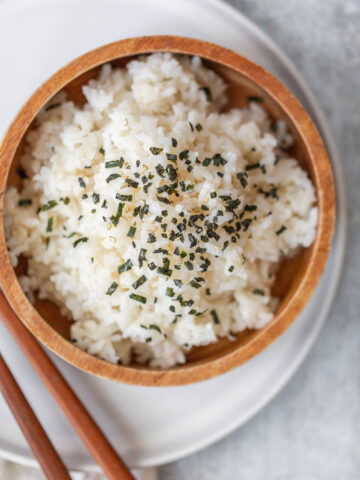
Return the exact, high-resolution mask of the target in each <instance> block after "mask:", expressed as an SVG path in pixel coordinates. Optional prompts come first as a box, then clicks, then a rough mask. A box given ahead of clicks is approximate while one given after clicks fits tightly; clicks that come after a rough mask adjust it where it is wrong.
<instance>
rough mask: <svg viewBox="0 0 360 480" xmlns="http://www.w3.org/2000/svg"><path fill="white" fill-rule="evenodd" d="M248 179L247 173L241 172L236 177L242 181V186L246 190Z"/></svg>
mask: <svg viewBox="0 0 360 480" xmlns="http://www.w3.org/2000/svg"><path fill="white" fill-rule="evenodd" d="M247 177H248V175H247V173H245V172H239V173H238V174H237V175H236V178H237V179H238V180H239V181H240V183H241V186H242V187H243V188H246V187H247V185H248V181H247V180H246V179H247Z"/></svg>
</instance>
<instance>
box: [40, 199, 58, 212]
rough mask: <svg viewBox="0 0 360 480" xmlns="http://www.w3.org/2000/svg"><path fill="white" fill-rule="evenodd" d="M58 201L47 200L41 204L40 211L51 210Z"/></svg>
mask: <svg viewBox="0 0 360 480" xmlns="http://www.w3.org/2000/svg"><path fill="white" fill-rule="evenodd" d="M57 204H58V203H57V202H56V201H55V200H49V201H48V202H47V203H45V204H44V205H42V206H41V211H42V212H46V211H47V210H51V209H52V208H54V207H56V205H57Z"/></svg>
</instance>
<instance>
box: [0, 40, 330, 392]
mask: <svg viewBox="0 0 360 480" xmlns="http://www.w3.org/2000/svg"><path fill="white" fill-rule="evenodd" d="M154 52H171V53H179V54H185V55H191V56H192V55H197V56H200V57H201V58H203V59H206V60H209V61H212V62H215V63H217V64H219V65H222V66H224V67H228V68H230V69H231V70H235V71H236V72H237V73H239V74H241V75H242V76H243V77H245V78H247V79H248V80H250V81H251V82H252V83H253V84H255V85H257V86H259V87H260V88H261V89H262V90H263V91H264V92H265V93H266V94H267V95H268V96H269V97H270V98H271V99H272V100H273V101H275V103H276V104H277V105H279V106H280V108H281V109H282V110H283V111H284V112H285V113H286V115H287V116H288V118H289V119H290V120H291V122H292V124H293V126H294V128H296V130H297V133H298V134H299V136H300V138H301V140H302V142H303V145H304V147H305V149H306V150H307V153H308V155H309V158H310V159H311V160H312V166H313V169H314V171H313V176H314V183H315V186H316V194H317V201H318V208H319V218H318V225H317V232H316V237H315V240H314V243H313V244H312V247H311V252H310V256H309V259H308V261H307V265H306V268H305V270H304V273H303V276H302V277H301V279H299V281H298V282H297V284H296V286H295V288H294V291H293V292H292V295H291V296H290V297H289V298H288V299H287V301H286V302H285V304H284V305H282V306H281V309H280V311H279V312H277V313H276V314H275V317H274V320H273V321H272V322H270V323H269V324H268V325H265V327H263V328H262V329H261V330H258V331H257V335H256V336H254V338H252V339H250V341H249V342H247V343H246V344H245V345H239V347H238V348H236V349H233V350H232V351H229V352H225V353H224V354H222V355H221V356H218V357H217V358H215V359H210V360H204V361H201V362H199V363H195V364H184V365H180V366H177V367H173V368H170V369H166V370H155V369H148V368H146V367H141V366H139V367H137V366H136V367H129V366H124V365H116V364H112V363H109V362H107V361H105V360H101V359H99V358H97V357H95V356H93V355H90V354H88V353H86V352H85V351H83V350H81V349H79V348H78V347H76V346H75V345H73V344H72V343H71V342H69V341H68V340H66V339H65V338H64V337H63V336H61V335H60V334H59V333H57V332H56V331H55V330H54V329H53V328H52V327H51V326H50V325H49V324H48V323H47V322H46V320H44V318H43V317H42V316H41V315H40V314H39V313H38V312H37V310H36V309H35V308H34V307H33V305H32V304H31V303H30V301H29V300H28V298H27V296H26V295H25V293H24V292H23V290H22V288H21V287H20V284H19V282H18V280H17V276H16V274H15V271H14V269H13V267H12V265H11V263H10V259H9V255H8V251H7V244H6V239H5V232H4V195H5V192H6V188H7V179H8V173H9V169H10V165H11V163H12V160H13V157H14V155H15V153H16V150H17V147H18V145H19V143H20V141H21V140H22V138H23V136H24V134H25V133H26V131H27V128H28V127H29V125H30V124H31V122H32V120H33V119H34V117H35V116H36V115H37V113H38V112H39V110H40V109H41V108H42V107H43V106H44V105H45V104H46V103H47V101H48V100H50V99H51V98H52V97H53V96H54V95H55V94H56V93H57V92H58V91H59V90H61V89H62V88H64V87H65V86H66V85H67V84H68V83H69V82H70V81H72V80H74V79H75V78H77V77H79V76H80V75H82V74H83V73H85V72H86V71H88V70H91V69H93V68H95V67H98V66H100V65H101V64H104V63H107V62H111V61H114V60H116V59H119V58H122V57H128V56H133V55H140V54H150V53H154ZM0 158H1V159H2V162H1V164H0V213H1V218H0V223H1V228H0V265H1V269H0V283H1V286H2V289H3V291H4V294H5V296H6V297H7V299H8V301H9V303H10V304H11V306H12V308H13V309H14V311H15V312H16V314H17V315H18V316H19V318H20V319H21V320H22V322H23V323H24V324H25V325H26V326H27V328H29V330H30V331H31V332H32V333H33V334H34V335H35V337H36V338H37V339H38V340H40V341H41V342H42V343H43V344H44V345H45V346H47V347H48V348H49V349H50V350H52V351H53V352H54V353H56V354H57V355H59V356H60V357H61V358H63V359H64V360H66V361H67V362H69V363H70V364H72V365H74V366H76V367H78V368H80V369H82V370H84V371H86V372H88V373H92V374H94V375H98V376H100V377H103V378H105V379H108V380H113V381H118V382H122V383H126V384H132V385H144V386H145V385H146V386H174V385H185V384H189V383H194V382H198V381H201V380H206V379H209V378H212V377H215V376H217V375H220V374H222V373H225V372H227V371H229V370H231V369H233V368H235V367H237V366H239V365H241V364H242V363H245V362H246V361H247V360H249V359H250V358H252V357H253V356H255V355H257V354H258V353H260V352H261V351H262V350H264V349H265V348H266V347H267V346H268V345H270V343H272V342H273V341H274V340H275V339H276V338H277V337H279V336H280V335H281V334H282V333H283V332H284V331H285V330H286V329H287V328H288V327H289V325H290V324H291V323H292V322H293V321H294V320H295V319H296V317H297V316H298V315H299V313H300V312H301V311H302V309H303V308H304V307H305V305H306V303H307V301H308V300H309V298H310V297H311V295H312V293H313V291H314V290H315V287H316V285H317V283H318V281H319V279H320V277H321V275H322V273H323V270H324V268H325V265H326V261H327V258H328V254H329V252H330V248H331V242H332V237H333V233H334V225H335V209H336V207H335V187H334V180H333V174H332V169H331V165H330V161H329V159H328V156H327V152H326V149H325V146H324V144H323V142H322V139H321V137H320V135H319V133H318V131H317V129H316V127H315V125H314V123H313V121H312V120H311V118H310V116H309V115H308V114H307V112H306V111H305V109H304V107H303V106H302V105H301V104H300V102H299V101H298V100H297V99H296V98H295V97H294V95H293V94H292V93H291V92H290V91H289V90H288V89H287V88H286V87H285V86H284V85H283V84H282V83H281V82H280V81H279V80H277V79H276V78H275V77H274V76H273V75H271V74H270V73H269V72H267V71H266V70H265V69H264V68H262V67H261V66H259V65H257V64H255V63H254V62H252V61H251V60H249V59H247V58H246V57H243V56H242V55H240V54H238V53H236V52H234V51H232V50H229V49H227V48H225V47H222V46H219V45H216V44H213V43H210V42H206V41H203V40H197V39H192V38H185V37H179V36H169V35H155V36H142V37H134V38H128V39H124V40H120V41H117V42H113V43H110V44H107V45H104V46H101V47H99V48H96V49H94V50H91V51H89V52H87V53H85V54H83V55H81V56H80V57H77V58H76V59H74V60H73V61H71V62H70V63H68V64H67V65H65V66H64V67H62V68H61V69H60V70H58V71H57V72H56V73H55V74H53V75H52V76H51V77H50V78H49V79H48V80H46V81H45V82H44V83H43V84H42V85H41V86H40V87H39V88H38V89H37V90H36V91H35V93H34V94H33V95H32V96H31V97H30V98H29V99H28V101H27V102H26V103H25V105H24V106H23V107H22V108H21V110H20V111H19V113H18V114H17V116H16V117H15V119H14V120H13V122H12V124H11V125H10V127H9V129H8V131H7V132H6V134H5V136H4V138H3V140H2V143H1V145H0Z"/></svg>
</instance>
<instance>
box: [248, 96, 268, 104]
mask: <svg viewBox="0 0 360 480" xmlns="http://www.w3.org/2000/svg"><path fill="white" fill-rule="evenodd" d="M247 99H248V101H249V102H257V103H261V102H263V101H264V99H263V97H260V96H259V95H249V96H248V97H247Z"/></svg>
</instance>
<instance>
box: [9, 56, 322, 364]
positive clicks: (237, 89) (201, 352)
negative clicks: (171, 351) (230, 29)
mask: <svg viewBox="0 0 360 480" xmlns="http://www.w3.org/2000/svg"><path fill="white" fill-rule="evenodd" d="M133 58H134V56H131V57H125V58H121V59H118V60H115V61H113V62H111V63H112V65H113V66H117V67H119V66H120V67H123V66H125V65H126V63H128V62H129V61H130V60H132V59H133ZM205 64H206V65H207V66H209V67H210V68H212V69H213V70H215V71H217V72H218V74H220V75H221V76H222V77H223V78H224V80H225V81H226V83H227V84H228V89H227V95H228V99H229V101H228V104H227V106H226V108H225V110H229V109H230V108H234V107H244V106H246V105H247V104H248V101H249V100H248V97H249V96H257V97H261V98H262V99H263V101H262V102H261V105H262V106H263V107H264V108H265V109H266V111H267V112H268V114H269V115H270V117H271V118H272V119H283V120H285V121H286V123H287V125H288V127H289V128H290V131H291V133H292V134H293V136H294V138H295V142H294V145H293V147H292V148H291V149H290V150H289V151H290V154H291V155H293V156H294V157H295V158H297V160H298V161H299V163H300V164H301V166H302V167H303V168H304V169H305V170H307V172H308V173H309V176H310V178H312V180H313V181H314V172H313V169H312V164H311V161H310V159H309V156H308V153H307V149H306V148H305V145H304V143H303V140H302V138H301V136H300V135H299V134H298V132H297V130H296V129H295V127H294V125H293V124H292V122H291V120H290V119H289V118H288V116H287V115H286V114H285V112H284V111H283V110H282V109H281V107H280V106H279V105H278V104H277V103H276V102H275V101H274V100H273V99H272V98H271V97H270V96H269V95H267V94H266V93H265V92H264V91H262V90H261V89H260V88H259V87H258V86H256V85H255V84H253V83H252V82H250V81H249V80H248V79H246V78H245V77H243V76H242V75H241V74H239V73H237V72H235V71H233V70H231V69H229V68H227V67H224V66H223V65H220V64H218V63H215V62H211V61H205ZM99 69H100V67H96V68H93V69H91V70H89V71H87V72H86V73H84V74H82V75H80V76H78V77H77V78H75V79H74V80H72V81H71V82H70V83H68V84H67V86H66V87H65V88H64V89H63V90H64V91H66V93H67V95H68V99H70V100H72V101H73V102H74V103H75V104H77V105H82V104H84V102H85V97H84V95H83V93H82V86H83V85H84V84H86V83H87V82H88V81H89V80H90V79H92V78H95V77H96V76H97V75H98V73H99ZM34 126H36V119H35V120H34V121H33V122H32V124H31V125H30V126H29V128H28V130H30V129H31V128H34ZM23 147H24V139H23V140H22V142H21V143H20V144H19V147H18V149H17V151H16V155H15V156H14V159H13V162H12V165H11V169H10V172H9V176H8V180H7V185H15V186H16V187H17V188H19V189H21V182H22V180H21V178H20V177H19V176H18V175H17V174H16V169H17V168H18V166H19V160H20V157H21V153H22V151H23ZM312 248H313V247H310V248H307V249H304V248H303V249H301V250H299V251H298V252H297V254H296V255H295V256H293V257H292V258H290V259H285V260H284V261H283V262H282V264H281V265H280V268H279V270H278V273H277V276H276V280H275V283H274V286H273V289H272V293H273V295H275V296H277V297H279V298H280V300H281V302H280V305H279V308H278V312H279V311H280V310H281V309H282V308H284V307H285V305H286V303H287V301H288V300H289V299H290V298H291V297H292V295H293V293H294V292H295V290H296V288H297V286H298V284H299V282H300V279H301V278H302V275H303V272H304V270H305V268H306V266H307V263H308V259H309V257H310V255H311V250H312ZM20 260H21V261H20V262H19V265H18V267H17V268H16V274H17V275H20V274H24V273H25V272H26V268H27V262H26V259H24V258H22V259H20ZM35 308H36V310H37V311H38V312H39V314H40V315H41V316H42V317H43V318H44V319H45V320H46V322H48V324H50V325H51V326H52V327H53V328H54V329H55V330H56V331H57V332H58V333H60V334H61V335H62V336H63V337H65V338H66V339H68V340H69V339H70V326H71V321H69V319H68V318H64V317H63V316H62V315H61V314H60V311H59V308H58V307H57V306H56V305H55V304H54V303H52V302H50V301H48V300H41V299H38V298H37V299H36V302H35ZM272 322H276V316H275V317H274V319H273V320H272ZM259 332H260V331H259V330H245V331H243V332H240V333H238V335H237V338H236V339H235V340H231V341H230V340H228V339H226V338H223V339H220V340H219V341H218V342H217V343H214V344H211V345H207V346H205V347H197V348H193V349H192V350H190V351H189V352H188V354H187V363H186V364H185V366H181V367H178V368H188V367H190V366H194V365H196V364H199V363H207V362H210V361H212V360H214V359H216V358H219V357H221V356H223V355H224V354H225V353H230V352H232V351H234V350H238V349H239V348H241V347H242V346H244V345H246V344H247V343H248V342H250V341H252V340H254V339H255V338H256V337H257V336H258V335H259ZM132 366H133V367H136V369H147V367H144V366H140V365H135V364H133V365H132Z"/></svg>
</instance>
